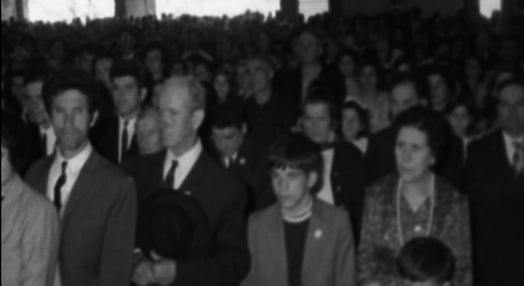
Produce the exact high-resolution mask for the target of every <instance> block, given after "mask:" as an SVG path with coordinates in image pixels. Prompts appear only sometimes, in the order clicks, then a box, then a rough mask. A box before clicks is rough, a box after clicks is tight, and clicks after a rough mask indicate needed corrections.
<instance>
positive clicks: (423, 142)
mask: <svg viewBox="0 0 524 286" xmlns="http://www.w3.org/2000/svg"><path fill="white" fill-rule="evenodd" d="M395 157H396V161H397V169H398V172H399V174H400V175H401V176H402V177H403V178H404V179H406V180H413V179H416V178H420V177H421V176H422V175H424V174H425V173H426V172H428V171H429V169H430V167H431V165H433V164H434V162H435V158H434V156H433V154H432V152H431V148H430V147H429V142H428V136H427V135H426V133H424V132H422V131H421V130H419V129H417V128H415V127H409V126H406V127H402V128H401V129H400V131H399V133H398V137H397V142H396V146H395Z"/></svg>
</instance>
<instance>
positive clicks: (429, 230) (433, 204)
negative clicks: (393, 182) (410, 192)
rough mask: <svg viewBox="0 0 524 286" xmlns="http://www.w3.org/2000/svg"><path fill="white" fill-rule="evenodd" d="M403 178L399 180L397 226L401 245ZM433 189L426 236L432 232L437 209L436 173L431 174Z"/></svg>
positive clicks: (402, 236)
mask: <svg viewBox="0 0 524 286" xmlns="http://www.w3.org/2000/svg"><path fill="white" fill-rule="evenodd" d="M402 183H403V182H402V178H400V179H399V181H398V187H397V228H398V239H399V241H400V243H401V245H404V233H403V231H402V218H401V211H400V192H401V190H402V185H403V184H402ZM430 184H431V191H430V193H431V194H430V202H431V207H430V211H429V220H428V225H427V227H426V229H427V231H426V236H429V235H430V234H431V226H432V225H433V215H434V211H435V196H436V194H435V175H432V176H431V183H430Z"/></svg>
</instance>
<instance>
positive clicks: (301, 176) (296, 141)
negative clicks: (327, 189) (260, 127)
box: [269, 134, 323, 211]
mask: <svg viewBox="0 0 524 286" xmlns="http://www.w3.org/2000/svg"><path fill="white" fill-rule="evenodd" d="M269 168H270V174H271V182H272V185H273V190H274V192H275V195H276V197H277V201H278V203H279V204H280V205H281V207H282V208H283V209H287V210H290V211H294V210H295V209H296V208H300V207H301V206H302V205H303V204H304V202H305V201H307V200H308V199H309V198H310V196H311V194H313V193H316V192H318V191H319V190H320V187H321V186H322V168H323V161H322V157H321V155H320V150H319V147H318V146H317V145H316V144H315V143H313V142H312V141H311V140H309V139H308V138H307V137H306V136H304V135H301V134H288V135H284V136H282V137H280V138H279V139H278V140H277V141H276V142H275V144H273V146H272V148H271V150H270V154H269Z"/></svg>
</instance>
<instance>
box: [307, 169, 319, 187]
mask: <svg viewBox="0 0 524 286" xmlns="http://www.w3.org/2000/svg"><path fill="white" fill-rule="evenodd" d="M318 179H319V178H318V173H317V172H311V173H309V175H308V182H307V185H308V188H309V189H311V188H313V187H314V186H315V185H316V184H317V182H318Z"/></svg>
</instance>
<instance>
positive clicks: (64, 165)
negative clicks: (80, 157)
mask: <svg viewBox="0 0 524 286" xmlns="http://www.w3.org/2000/svg"><path fill="white" fill-rule="evenodd" d="M61 165H62V172H65V170H66V168H67V161H63V162H62V164H61Z"/></svg>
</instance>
